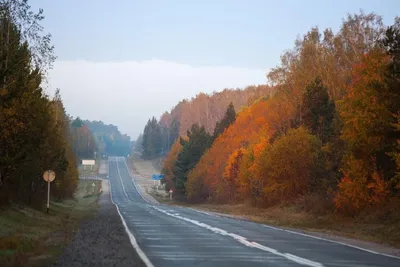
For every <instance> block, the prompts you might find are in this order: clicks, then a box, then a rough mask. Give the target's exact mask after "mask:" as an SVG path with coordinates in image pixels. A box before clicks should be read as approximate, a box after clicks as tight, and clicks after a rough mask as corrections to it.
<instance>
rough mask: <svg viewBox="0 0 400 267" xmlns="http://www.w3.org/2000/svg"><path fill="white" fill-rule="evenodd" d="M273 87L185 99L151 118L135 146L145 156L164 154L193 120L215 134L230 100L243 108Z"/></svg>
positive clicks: (250, 88) (268, 93)
mask: <svg viewBox="0 0 400 267" xmlns="http://www.w3.org/2000/svg"><path fill="white" fill-rule="evenodd" d="M273 89H274V88H272V87H270V86H268V85H259V86H248V87H247V88H246V89H245V90H240V89H225V90H223V91H222V92H215V93H213V94H211V95H208V94H204V93H200V94H198V95H197V96H195V97H193V98H192V99H190V100H187V99H185V100H182V101H180V102H179V103H178V104H177V105H176V106H175V107H173V108H172V110H171V111H170V112H164V114H162V116H161V117H160V119H159V120H157V119H156V118H155V117H152V118H151V119H149V120H148V122H147V124H146V126H145V129H144V132H143V133H142V134H140V135H139V137H138V138H137V140H136V146H135V148H134V150H135V151H137V152H140V153H142V154H143V156H144V157H145V158H154V157H156V156H161V155H164V156H165V154H166V153H167V152H168V151H169V150H170V149H171V147H172V144H173V143H174V142H175V141H176V139H177V138H178V137H179V136H185V135H186V133H187V131H188V130H189V129H190V128H191V127H192V125H193V124H195V123H197V124H199V125H201V126H204V128H205V130H206V131H207V132H208V133H211V134H212V133H213V131H214V128H215V127H216V125H217V122H218V121H220V120H221V119H222V117H223V116H224V114H225V111H226V108H227V106H228V105H229V104H230V103H232V105H233V106H235V107H236V108H237V109H238V110H240V109H242V108H244V107H246V106H248V105H250V104H251V103H253V102H254V101H255V100H256V99H258V98H260V97H263V96H266V95H270V94H271V93H272V92H273ZM144 139H145V140H144ZM143 141H144V142H143Z"/></svg>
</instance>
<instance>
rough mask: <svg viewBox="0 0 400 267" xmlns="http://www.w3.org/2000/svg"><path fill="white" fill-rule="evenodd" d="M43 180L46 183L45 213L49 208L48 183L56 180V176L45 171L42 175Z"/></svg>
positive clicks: (50, 171)
mask: <svg viewBox="0 0 400 267" xmlns="http://www.w3.org/2000/svg"><path fill="white" fill-rule="evenodd" d="M43 179H44V180H45V181H46V182H47V213H49V208H50V183H51V182H53V181H54V179H56V174H55V173H54V172H53V171H52V170H47V171H45V172H44V173H43Z"/></svg>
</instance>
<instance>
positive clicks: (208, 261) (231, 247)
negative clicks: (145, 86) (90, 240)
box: [109, 157, 400, 267]
mask: <svg viewBox="0 0 400 267" xmlns="http://www.w3.org/2000/svg"><path fill="white" fill-rule="evenodd" d="M109 180H110V187H111V195H112V200H113V202H114V203H115V204H116V205H117V207H118V209H119V212H120V214H121V216H122V218H123V223H124V225H125V226H126V230H127V232H128V233H129V236H130V238H131V243H132V244H133V247H135V248H136V250H137V251H138V254H139V256H141V258H142V260H144V262H145V263H147V266H185V267H186V266H218V267H219V266H229V267H233V266H252V267H253V266H273V267H289V266H290V267H292V266H311V267H323V266H340V267H356V266H357V267H359V266H376V267H399V266H400V259H398V258H395V257H389V256H386V255H382V254H378V253H373V252H370V251H365V250H362V249H358V248H355V247H351V246H346V245H342V244H338V243H334V242H330V241H328V240H324V239H319V238H315V237H311V236H307V235H303V234H300V233H295V232H289V231H282V230H280V229H278V228H274V227H269V226H265V225H262V224H257V223H253V222H248V221H241V220H236V219H232V218H227V217H220V216H215V215H211V214H207V213H203V212H199V211H195V210H193V209H189V208H180V207H171V206H167V205H162V204H154V203H149V202H147V201H145V200H144V198H142V196H141V195H140V194H139V192H138V191H137V189H136V185H135V184H134V182H133V180H132V179H131V177H130V174H129V171H128V169H127V165H126V162H125V159H124V158H120V157H118V158H117V157H114V158H109Z"/></svg>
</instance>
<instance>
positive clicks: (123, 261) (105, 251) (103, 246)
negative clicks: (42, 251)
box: [51, 180, 145, 267]
mask: <svg viewBox="0 0 400 267" xmlns="http://www.w3.org/2000/svg"><path fill="white" fill-rule="evenodd" d="M108 190H109V189H108V181H104V180H103V182H102V191H103V193H102V194H101V195H100V197H99V200H98V201H99V209H98V212H97V214H96V216H94V217H93V218H91V219H88V220H85V221H83V222H82V223H81V226H80V229H79V230H78V231H77V233H76V235H75V237H74V239H73V240H72V242H71V243H70V244H69V245H68V246H67V247H66V248H65V250H64V252H63V253H62V254H61V256H60V258H59V259H58V261H57V262H56V263H55V264H53V265H51V266H57V267H59V266H65V267H74V266H145V265H144V264H143V263H142V261H141V260H140V258H139V256H138V255H137V253H136V251H135V250H134V248H133V247H132V245H131V243H130V241H129V238H128V236H127V234H126V232H125V228H124V227H123V225H122V221H121V218H120V217H119V215H118V212H117V209H116V207H115V206H114V204H113V203H112V202H111V198H110V194H109V191H108Z"/></svg>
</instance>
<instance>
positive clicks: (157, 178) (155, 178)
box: [151, 174, 164, 180]
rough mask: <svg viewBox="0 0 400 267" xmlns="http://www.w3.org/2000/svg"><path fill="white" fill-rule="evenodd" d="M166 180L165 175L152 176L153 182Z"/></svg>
mask: <svg viewBox="0 0 400 267" xmlns="http://www.w3.org/2000/svg"><path fill="white" fill-rule="evenodd" d="M163 178H164V174H153V175H152V176H151V179H152V180H161V179H163Z"/></svg>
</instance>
